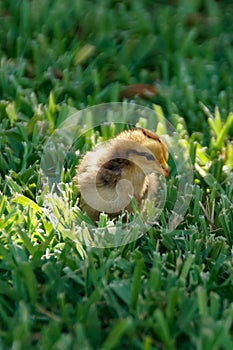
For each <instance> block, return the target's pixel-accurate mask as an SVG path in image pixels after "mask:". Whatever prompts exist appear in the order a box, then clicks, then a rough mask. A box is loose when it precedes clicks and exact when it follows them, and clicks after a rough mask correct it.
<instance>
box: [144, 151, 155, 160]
mask: <svg viewBox="0 0 233 350" xmlns="http://www.w3.org/2000/svg"><path fill="white" fill-rule="evenodd" d="M144 156H145V157H146V159H147V160H155V158H154V156H152V154H151V153H147V152H145V153H144Z"/></svg>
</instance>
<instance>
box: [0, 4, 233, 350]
mask: <svg viewBox="0 0 233 350" xmlns="http://www.w3.org/2000/svg"><path fill="white" fill-rule="evenodd" d="M0 23H1V25H0V43H1V45H0V349H14V350H16V349H17V350H18V349H24V348H25V349H43V350H46V349H48V350H50V349H54V350H55V349H56V350H58V349H78V350H79V349H80V350H92V349H100V350H113V349H135V350H136V349H138V350H155V349H156V350H157V349H164V350H167V349H168V350H173V349H179V350H180V349H181V350H183V349H189V350H190V349H197V350H231V349H232V348H233V332H232V325H233V269H232V262H233V260H232V245H233V202H232V201H233V141H232V140H233V117H232V113H233V102H232V101H233V100H232V95H233V79H232V74H233V66H232V62H233V60H232V59H233V47H232V43H233V5H232V3H231V1H213V0H208V1H201V0H190V1H184V0H180V1H178V0H177V1H152V0H151V1H150V0H146V1H142V0H127V1H120V0H119V1H117V0H111V1H104V0H98V1H95V2H93V1H89V0H87V1H86V0H85V1H84V0H79V1H71V0H67V1H62V0H56V1H51V0H41V1H29V0H22V1H16V2H12V1H8V2H7V1H5V2H4V1H2V2H1V3H0ZM134 83H146V84H155V85H156V88H157V89H158V95H157V96H155V97H151V98H150V99H143V98H140V97H135V99H134V100H133V101H132V102H133V103H137V104H141V105H144V106H147V107H149V108H151V109H153V108H155V109H156V111H157V112H158V113H160V117H161V121H163V120H164V118H166V119H168V120H169V121H170V122H171V123H172V124H173V125H174V128H175V130H176V132H177V134H178V136H179V140H180V144H181V146H182V147H184V149H185V150H186V153H187V154H188V155H189V157H190V162H191V164H192V166H193V172H194V179H193V183H192V186H191V190H192V193H191V194H190V193H189V195H190V203H189V206H188V208H187V211H186V213H185V216H184V218H183V220H182V221H181V222H180V224H179V225H178V227H176V230H169V227H168V222H169V219H170V218H171V215H172V210H173V207H174V203H175V201H176V197H177V191H178V184H179V181H178V180H179V179H178V178H177V175H176V169H175V166H174V164H173V163H172V161H171V163H170V166H171V177H170V178H169V179H168V180H167V197H166V203H165V208H164V210H163V212H162V213H161V215H160V217H159V219H158V222H157V224H156V225H155V226H154V227H152V228H150V229H149V231H148V232H147V233H146V234H145V235H143V236H142V237H140V238H139V239H138V240H137V241H134V242H131V243H127V244H126V245H123V246H120V247H117V248H101V249H98V248H94V247H93V248H91V247H86V246H85V245H82V244H80V242H78V241H75V240H74V239H73V237H74V236H73V234H72V232H71V231H70V230H67V229H66V227H65V226H63V227H62V224H61V225H60V226H59V227H58V228H57V230H55V229H54V227H53V225H52V222H51V220H49V217H48V215H46V213H45V212H44V210H43V208H44V205H45V198H46V191H47V189H46V188H45V189H44V191H43V192H41V191H39V188H38V182H39V171H40V164H41V159H42V155H43V152H44V150H45V145H46V142H47V140H48V139H49V137H50V136H51V135H52V134H53V132H54V131H55V130H58V128H59V126H61V125H62V123H63V122H64V121H65V120H66V119H67V118H68V115H69V114H70V113H71V111H72V110H74V109H83V108H86V107H89V106H93V105H97V104H99V103H103V102H117V101H118V95H119V92H120V91H121V90H123V89H124V88H125V86H127V85H129V84H134ZM159 106H161V108H160V107H159ZM142 122H143V121H140V123H142ZM80 127H82V125H80ZM117 131H118V129H117V128H115V129H114V126H112V127H110V128H106V127H104V126H102V127H100V128H96V129H95V131H92V132H90V133H87V134H85V135H84V136H83V137H82V138H81V139H79V140H77V142H76V143H74V145H73V147H72V148H71V149H70V150H69V152H68V153H67V157H66V159H65V164H64V168H63V169H61V170H62V171H61V177H60V179H59V180H60V181H62V182H63V185H61V188H62V191H61V193H62V196H63V198H64V199H65V201H64V202H65V204H64V203H61V207H59V206H58V208H57V212H55V213H54V215H55V218H56V216H57V217H60V218H61V217H62V216H61V214H62V212H63V213H65V210H67V207H66V206H65V205H67V206H68V207H69V206H70V207H73V206H74V204H75V201H76V196H77V193H76V191H75V190H74V188H73V187H72V184H71V179H72V177H73V176H74V172H75V165H76V164H77V163H78V159H79V156H77V155H76V153H75V151H77V149H79V150H80V155H81V154H82V153H84V152H85V150H86V149H87V148H91V147H93V146H94V144H95V143H96V142H97V141H99V140H105V139H107V138H108V137H111V136H112V135H113V134H114V133H116V132H117ZM184 199H185V196H184ZM181 200H182V198H181ZM62 205H63V206H62ZM59 210H60V212H59ZM76 215H77V213H76ZM78 215H79V220H81V221H82V225H84V226H83V227H84V228H85V220H87V218H86V217H85V215H83V213H80V212H79V213H78ZM66 219H67V218H66V216H65V215H64V222H63V221H62V220H61V221H62V223H64V225H65V224H66ZM109 224H110V223H109V222H108V220H107V219H106V217H105V216H102V218H101V222H100V224H99V226H102V227H108V225H109ZM84 232H86V231H84Z"/></svg>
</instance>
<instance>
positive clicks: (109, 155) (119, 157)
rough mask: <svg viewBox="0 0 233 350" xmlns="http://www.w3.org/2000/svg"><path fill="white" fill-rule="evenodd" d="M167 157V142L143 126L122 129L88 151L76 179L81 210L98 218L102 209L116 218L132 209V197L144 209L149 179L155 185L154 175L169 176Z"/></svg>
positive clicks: (93, 218) (92, 217)
mask: <svg viewBox="0 0 233 350" xmlns="http://www.w3.org/2000/svg"><path fill="white" fill-rule="evenodd" d="M167 159H168V150H167V146H166V144H165V143H164V142H163V141H162V140H161V139H160V138H159V137H158V136H157V135H156V134H154V133H153V132H151V131H149V130H146V129H141V128H135V129H132V130H126V131H123V132H122V133H120V134H119V135H117V136H116V137H115V138H113V139H111V140H109V141H107V142H106V143H104V144H103V145H101V146H99V147H97V148H96V149H95V150H93V151H90V152H87V153H86V155H85V156H84V158H83V159H82V161H81V163H80V165H79V166H78V168H77V174H76V178H75V181H76V183H77V185H78V189H79V192H80V194H81V207H82V209H83V210H84V211H85V212H86V213H87V214H88V215H89V216H90V217H91V219H92V220H93V221H97V220H98V217H99V213H100V212H105V213H108V214H109V215H110V216H111V217H115V216H117V215H118V214H119V213H120V212H121V211H122V210H124V209H126V210H128V211H132V203H131V202H132V198H134V200H135V202H136V204H137V205H138V207H139V208H141V206H142V203H143V200H144V199H145V197H146V196H147V193H148V184H149V182H151V183H153V187H156V181H155V178H154V177H153V180H152V174H154V173H156V172H157V173H160V174H163V175H165V176H168V166H167ZM155 190H156V188H155Z"/></svg>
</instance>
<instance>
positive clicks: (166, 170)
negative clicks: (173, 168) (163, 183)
mask: <svg viewBox="0 0 233 350" xmlns="http://www.w3.org/2000/svg"><path fill="white" fill-rule="evenodd" d="M163 174H164V176H166V177H168V176H169V169H168V168H166V169H163Z"/></svg>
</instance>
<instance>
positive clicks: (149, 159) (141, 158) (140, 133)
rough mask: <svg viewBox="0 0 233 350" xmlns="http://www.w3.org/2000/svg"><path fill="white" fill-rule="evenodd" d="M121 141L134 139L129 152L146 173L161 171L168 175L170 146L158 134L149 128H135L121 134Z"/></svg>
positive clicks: (119, 137) (118, 137)
mask: <svg viewBox="0 0 233 350" xmlns="http://www.w3.org/2000/svg"><path fill="white" fill-rule="evenodd" d="M116 139H118V140H119V141H120V140H121V141H122V140H125V141H126V140H127V141H128V142H129V141H132V142H133V143H134V145H132V146H131V147H130V146H129V147H128V149H129V154H130V155H131V158H132V161H134V162H135V163H136V164H139V165H140V166H141V167H142V168H143V169H144V170H145V173H148V174H149V173H151V172H159V173H161V174H162V175H165V176H168V175H169V170H168V164H167V161H168V156H169V154H168V148H167V145H166V144H165V142H164V141H162V140H161V139H160V138H159V137H158V135H156V134H155V133H153V132H152V131H150V130H147V129H141V128H135V129H132V130H126V131H124V132H122V133H121V134H119V135H118V136H117V137H116Z"/></svg>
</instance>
